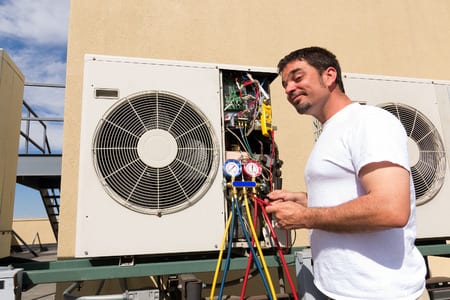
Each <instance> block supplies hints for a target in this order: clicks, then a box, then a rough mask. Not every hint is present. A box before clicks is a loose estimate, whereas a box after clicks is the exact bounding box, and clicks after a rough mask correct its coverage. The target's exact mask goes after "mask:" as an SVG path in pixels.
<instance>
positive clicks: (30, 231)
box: [12, 218, 56, 245]
mask: <svg viewBox="0 0 450 300" xmlns="http://www.w3.org/2000/svg"><path fill="white" fill-rule="evenodd" d="M12 229H13V230H14V231H15V232H16V233H17V234H18V235H19V236H20V237H21V238H22V239H23V240H24V241H25V243H27V244H28V245H39V242H40V243H41V244H43V245H44V244H55V243H56V239H55V235H54V234H53V230H52V227H51V226H50V222H49V221H48V219H47V218H42V219H14V220H13V224H12ZM13 243H14V244H18V245H22V243H21V241H20V240H18V239H13Z"/></svg>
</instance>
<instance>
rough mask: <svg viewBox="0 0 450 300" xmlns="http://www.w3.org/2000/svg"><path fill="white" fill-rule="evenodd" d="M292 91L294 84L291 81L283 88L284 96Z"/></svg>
mask: <svg viewBox="0 0 450 300" xmlns="http://www.w3.org/2000/svg"><path fill="white" fill-rule="evenodd" d="M294 90H295V84H294V83H293V82H292V81H289V82H287V83H286V85H285V87H284V92H285V93H286V95H289V94H290V93H292V91H294Z"/></svg>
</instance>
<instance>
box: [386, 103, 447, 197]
mask: <svg viewBox="0 0 450 300" xmlns="http://www.w3.org/2000/svg"><path fill="white" fill-rule="evenodd" d="M379 107H381V108H383V109H385V110H387V111H388V112H390V113H391V114H393V115H394V116H395V117H397V118H398V119H399V120H400V122H401V123H402V125H403V127H404V128H405V131H406V133H407V135H408V137H409V138H410V139H411V140H412V141H414V142H415V143H416V145H417V147H418V149H419V160H418V162H417V163H416V164H415V165H413V166H411V174H412V177H413V182H414V188H415V192H416V205H422V204H425V203H426V202H428V201H430V200H431V199H433V198H434V197H435V196H436V194H437V193H438V192H439V190H440V189H441V188H442V185H443V184H444V179H445V168H446V165H447V158H446V154H445V148H444V144H443V142H442V139H441V136H440V134H439V132H438V130H437V129H436V127H435V126H434V125H433V123H432V122H431V121H430V120H429V119H428V118H427V117H426V116H425V115H424V114H423V113H421V112H420V111H418V110H417V109H415V108H413V107H411V106H408V105H406V104H400V103H384V104H381V105H379Z"/></svg>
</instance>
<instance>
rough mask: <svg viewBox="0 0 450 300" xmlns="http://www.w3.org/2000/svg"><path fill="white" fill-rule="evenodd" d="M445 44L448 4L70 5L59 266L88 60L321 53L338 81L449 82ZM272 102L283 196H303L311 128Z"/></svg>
mask: <svg viewBox="0 0 450 300" xmlns="http://www.w3.org/2000/svg"><path fill="white" fill-rule="evenodd" d="M130 4H132V5H130ZM449 36H450V1H447V0H434V1H429V0H398V1H391V0H378V1H369V0H318V1H299V0H286V1H281V2H277V1H257V0H249V1H237V0H232V1H217V0H210V1H176V0H170V1H159V0H135V1H124V0H77V1H71V14H70V27H69V43H68V64H67V88H66V103H65V115H64V119H65V126H64V137H65V138H64V155H63V165H62V176H63V177H62V195H61V204H62V206H61V219H60V220H61V226H60V233H59V247H58V255H59V257H61V258H63V257H72V256H73V253H74V239H75V219H76V201H77V200H76V199H77V174H78V154H79V153H78V149H79V136H80V109H81V93H82V80H83V73H82V72H83V56H84V54H85V53H94V54H108V55H120V56H135V57H151V58H163V59H177V60H192V61H202V62H214V63H230V64H243V65H255V66H275V65H276V64H277V62H278V60H279V58H280V57H282V56H283V55H285V54H286V53H287V52H289V51H291V50H293V49H297V48H300V47H304V46H310V45H319V46H324V47H327V48H329V49H330V50H332V51H333V52H335V54H336V55H337V56H338V58H339V59H340V62H341V65H342V69H343V71H344V72H353V73H367V74H383V75H397V76H407V77H417V78H432V79H443V80H450V73H449V72H448V70H449V69H450V51H449V49H450V39H449ZM272 98H273V100H272V101H273V102H272V104H273V119H274V123H275V124H276V125H277V127H278V132H277V135H276V139H277V142H278V144H279V147H280V155H281V158H282V159H283V160H284V162H285V164H284V166H283V175H284V187H285V188H286V189H295V190H299V189H303V188H304V182H303V167H304V163H305V160H306V157H307V155H308V153H309V151H310V149H311V147H312V142H313V141H312V130H311V128H312V127H311V120H310V119H309V118H308V117H299V116H298V115H297V114H296V113H295V111H294V110H293V109H292V108H291V107H290V106H289V105H288V104H287V103H286V101H285V100H284V98H285V97H284V95H283V92H282V90H281V88H280V83H279V80H278V79H277V80H276V81H275V82H274V84H273V85H272ZM301 235H302V234H301Z"/></svg>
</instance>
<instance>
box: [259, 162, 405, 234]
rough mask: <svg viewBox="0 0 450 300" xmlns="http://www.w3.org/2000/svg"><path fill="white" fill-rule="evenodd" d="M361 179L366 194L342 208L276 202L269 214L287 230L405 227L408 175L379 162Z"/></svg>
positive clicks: (349, 229) (391, 164) (367, 167)
mask: <svg viewBox="0 0 450 300" xmlns="http://www.w3.org/2000/svg"><path fill="white" fill-rule="evenodd" d="M359 177H360V180H361V183H362V185H363V187H364V188H365V190H366V191H367V193H366V194H365V195H363V196H361V197H358V198H356V199H354V200H351V201H348V202H346V203H343V204H341V205H338V206H333V207H321V208H319V207H317V208H316V207H311V208H308V207H305V206H303V205H299V204H298V203H295V202H292V201H276V202H274V203H273V204H272V205H270V206H268V207H267V212H271V213H274V215H275V218H276V219H277V220H278V221H277V222H278V226H279V227H281V228H285V229H293V228H317V229H322V230H327V231H334V232H367V231H375V230H381V229H388V228H395V227H403V226H405V225H406V223H407V222H408V219H409V215H410V186H409V185H410V179H409V172H408V171H407V170H406V169H404V168H403V167H401V166H399V165H396V164H393V163H390V162H378V163H370V164H368V165H366V166H364V167H363V168H362V169H361V171H360V174H359ZM324 188H326V187H324ZM269 196H270V194H269Z"/></svg>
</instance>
